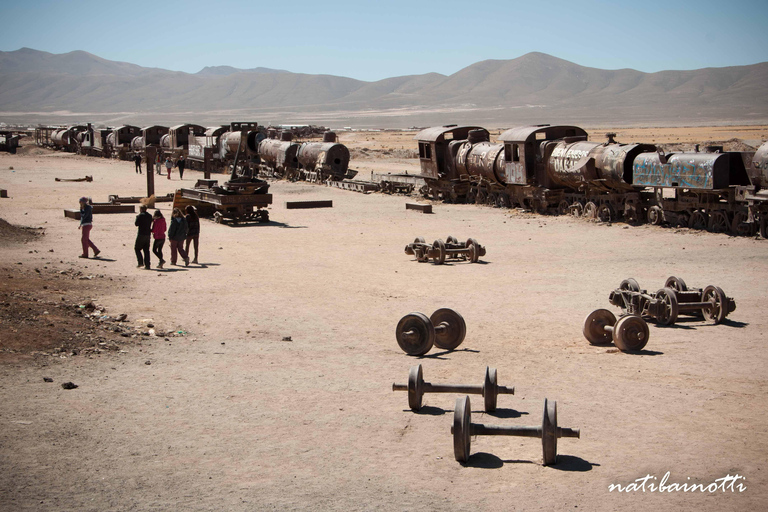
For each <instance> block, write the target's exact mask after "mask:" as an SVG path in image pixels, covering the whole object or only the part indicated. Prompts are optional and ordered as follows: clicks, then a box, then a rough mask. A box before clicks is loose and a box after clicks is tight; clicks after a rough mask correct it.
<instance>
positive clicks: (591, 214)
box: [583, 201, 597, 219]
mask: <svg viewBox="0 0 768 512" xmlns="http://www.w3.org/2000/svg"><path fill="white" fill-rule="evenodd" d="M583 217H584V218H585V219H594V218H596V217H597V205H596V204H595V203H593V202H592V201H589V202H588V203H587V204H585V205H584V214H583Z"/></svg>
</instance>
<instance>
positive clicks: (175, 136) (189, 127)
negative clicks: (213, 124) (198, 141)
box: [168, 124, 205, 151]
mask: <svg viewBox="0 0 768 512" xmlns="http://www.w3.org/2000/svg"><path fill="white" fill-rule="evenodd" d="M190 135H193V136H195V137H199V136H204V135H205V128H204V127H202V126H200V125H197V124H179V125H176V126H172V127H171V128H170V129H169V130H168V143H169V149H172V150H177V151H178V150H183V151H186V150H187V149H189V137H190Z"/></svg>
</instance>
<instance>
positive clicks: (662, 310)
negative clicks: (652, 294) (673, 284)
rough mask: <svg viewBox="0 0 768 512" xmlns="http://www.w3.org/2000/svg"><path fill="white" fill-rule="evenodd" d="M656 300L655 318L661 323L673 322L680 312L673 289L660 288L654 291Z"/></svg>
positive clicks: (668, 323) (670, 323)
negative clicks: (656, 311) (657, 302)
mask: <svg viewBox="0 0 768 512" xmlns="http://www.w3.org/2000/svg"><path fill="white" fill-rule="evenodd" d="M656 300H657V301H659V310H658V314H657V315H656V320H657V321H658V322H659V323H660V324H662V325H672V324H674V323H675V320H677V315H678V314H679V312H680V306H679V305H678V301H677V294H676V293H675V290H673V289H672V288H662V289H661V290H659V291H657V292H656Z"/></svg>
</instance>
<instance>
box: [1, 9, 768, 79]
mask: <svg viewBox="0 0 768 512" xmlns="http://www.w3.org/2000/svg"><path fill="white" fill-rule="evenodd" d="M0 13H1V14H2V15H1V16H0V51H13V50H18V49H19V48H22V47H28V48H33V49H35V50H42V51H47V52H51V53H67V52H70V51H74V50H84V51H87V52H89V53H92V54H95V55H97V56H99V57H102V58H105V59H108V60H116V61H124V62H130V63H133V64H138V65H140V66H145V67H158V68H164V69H170V70H174V71H184V72H188V73H195V72H198V71H200V70H201V69H202V68H203V67H205V66H218V65H226V66H233V67H236V68H244V69H247V68H255V67H267V68H273V69H284V70H288V71H292V72H296V73H309V74H329V75H338V76H346V77H351V78H356V79H359V80H366V81H375V80H380V79H383V78H389V77H394V76H403V75H413V74H423V73H430V72H437V73H441V74H444V75H450V74H453V73H455V72H457V71H459V70H460V69H462V68H464V67H466V66H469V65H471V64H474V63H476V62H480V61H483V60H487V59H499V60H505V59H514V58H516V57H520V56H521V55H525V54H526V53H529V52H542V53H547V54H550V55H553V56H555V57H559V58H561V59H565V60H568V61H571V62H574V63H576V64H579V65H582V66H589V67H595V68H601V69H621V68H632V69H636V70H639V71H644V72H655V71H662V70H668V69H677V70H683V69H698V68H704V67H725V66H738V65H747V64H756V63H758V62H766V61H768V2H766V1H765V0H755V1H746V0H745V1H741V0H731V1H727V2H725V1H722V0H720V1H715V0H699V1H687V2H683V1H677V0H666V1H657V0H634V1H628V2H622V1H611V2H608V1H597V0H579V1H573V0H571V1H560V0H551V1H542V2H535V1H531V0H527V1H517V0H507V1H504V0H484V1H482V2H472V1H468V0H463V1H454V0H443V1H440V2H435V1H420V0H411V1H401V0H387V1H379V2H372V1H365V0H358V1H334V0H317V1H314V2H308V1H304V0H293V1H285V0H265V1H258V0H247V1H241V0H223V1H215V0H208V1H198V0H185V1H175V0H155V1H145V0H132V1H129V2H109V1H104V0H99V1H91V0H70V1H64V0H59V1H50V0H37V1H29V2H23V1H18V0H0Z"/></svg>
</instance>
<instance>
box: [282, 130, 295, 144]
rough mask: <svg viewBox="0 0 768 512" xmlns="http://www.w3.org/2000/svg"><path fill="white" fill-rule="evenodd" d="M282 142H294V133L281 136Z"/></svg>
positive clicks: (284, 133) (285, 133)
mask: <svg viewBox="0 0 768 512" xmlns="http://www.w3.org/2000/svg"><path fill="white" fill-rule="evenodd" d="M280 140H282V141H283V142H290V141H292V140H293V133H291V132H283V133H281V134H280Z"/></svg>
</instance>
